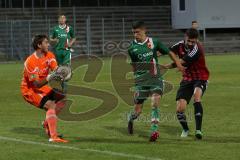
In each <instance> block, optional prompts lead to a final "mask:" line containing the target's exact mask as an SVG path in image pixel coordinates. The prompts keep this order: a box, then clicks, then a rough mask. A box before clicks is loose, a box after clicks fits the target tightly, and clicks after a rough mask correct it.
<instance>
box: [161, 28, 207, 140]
mask: <svg viewBox="0 0 240 160" xmlns="http://www.w3.org/2000/svg"><path fill="white" fill-rule="evenodd" d="M170 50H171V51H172V52H174V53H175V54H176V55H178V57H179V58H180V60H181V63H182V64H183V65H184V66H185V67H186V69H185V71H184V72H183V75H182V77H183V79H182V81H181V83H180V88H179V89H178V91H177V96H176V101H177V118H178V120H179V122H180V124H181V125H182V128H183V131H182V134H181V137H187V136H188V134H189V128H188V124H187V120H186V115H185V113H184V112H185V109H186V106H187V104H189V102H190V100H191V98H192V97H193V99H194V103H193V105H194V113H195V122H196V132H195V136H196V138H198V139H202V136H203V134H202V131H201V126H202V117H203V107H202V103H201V98H202V96H203V93H204V92H205V90H206V87H207V82H208V78H209V71H208V68H207V66H206V63H205V55H204V49H203V47H202V45H201V44H200V43H199V42H198V31H197V30H196V29H193V28H191V29H189V30H187V31H186V34H185V39H184V40H182V41H180V42H178V43H176V44H174V45H173V46H172V47H170ZM165 67H166V68H169V69H170V68H175V67H176V65H175V63H172V64H168V65H165Z"/></svg>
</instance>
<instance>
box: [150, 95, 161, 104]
mask: <svg viewBox="0 0 240 160" xmlns="http://www.w3.org/2000/svg"><path fill="white" fill-rule="evenodd" d="M160 98H161V95H159V94H156V93H154V94H153V95H152V106H153V107H158V106H159V102H160Z"/></svg>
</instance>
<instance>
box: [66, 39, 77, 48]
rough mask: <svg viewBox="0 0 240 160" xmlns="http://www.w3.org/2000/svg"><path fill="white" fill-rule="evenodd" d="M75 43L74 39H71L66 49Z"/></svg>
mask: <svg viewBox="0 0 240 160" xmlns="http://www.w3.org/2000/svg"><path fill="white" fill-rule="evenodd" d="M75 42H76V38H72V39H71V40H70V42H69V44H68V47H70V48H71V47H72V45H73V44H74V43H75Z"/></svg>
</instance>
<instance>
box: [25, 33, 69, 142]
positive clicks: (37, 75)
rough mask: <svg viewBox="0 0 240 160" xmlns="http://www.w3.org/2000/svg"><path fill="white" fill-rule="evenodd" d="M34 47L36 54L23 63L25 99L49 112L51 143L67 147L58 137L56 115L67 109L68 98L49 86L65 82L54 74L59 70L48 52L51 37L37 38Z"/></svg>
mask: <svg viewBox="0 0 240 160" xmlns="http://www.w3.org/2000/svg"><path fill="white" fill-rule="evenodd" d="M32 45H33V48H34V50H35V51H34V52H33V53H32V54H31V55H30V56H29V57H28V58H27V59H26V61H25V63H24V71H23V79H22V82H21V92H22V96H23V98H24V99H25V100H26V101H27V102H28V103H30V104H32V105H34V106H36V107H38V108H41V109H44V110H46V119H45V121H44V128H45V130H46V133H47V134H48V135H49V142H60V143H67V142H68V141H67V140H65V139H63V138H61V137H59V136H58V133H57V114H58V113H59V112H60V110H61V109H62V108H63V107H64V98H65V95H64V94H62V92H59V91H57V90H55V89H53V88H51V87H50V86H48V85H47V84H48V82H50V81H51V80H57V81H60V82H62V81H63V79H64V78H63V77H62V76H61V74H57V72H54V71H55V70H56V69H57V68H58V66H57V62H56V59H55V56H54V54H53V53H51V52H49V51H48V47H49V42H48V37H47V36H46V35H36V36H35V37H34V39H33V42H32ZM52 71H53V72H52Z"/></svg>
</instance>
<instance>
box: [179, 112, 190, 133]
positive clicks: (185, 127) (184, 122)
mask: <svg viewBox="0 0 240 160" xmlns="http://www.w3.org/2000/svg"><path fill="white" fill-rule="evenodd" d="M176 114H177V118H178V121H179V122H180V124H181V126H182V128H183V130H184V131H188V130H189V128H188V124H187V118H186V115H185V113H184V112H177V113H176Z"/></svg>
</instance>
